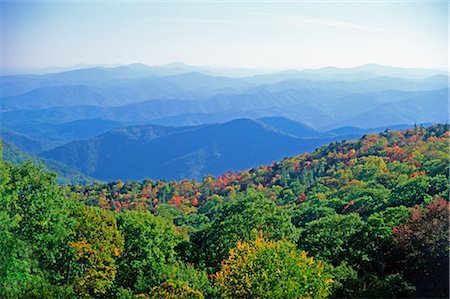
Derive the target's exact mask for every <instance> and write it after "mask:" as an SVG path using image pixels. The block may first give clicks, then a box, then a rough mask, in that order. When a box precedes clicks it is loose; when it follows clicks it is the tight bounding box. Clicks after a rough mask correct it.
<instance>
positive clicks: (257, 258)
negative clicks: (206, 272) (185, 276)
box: [214, 238, 333, 298]
mask: <svg viewBox="0 0 450 299" xmlns="http://www.w3.org/2000/svg"><path fill="white" fill-rule="evenodd" d="M214 281H215V282H216V284H217V286H218V288H219V290H220V292H221V295H222V296H223V297H226V298H326V297H327V296H328V295H330V290H331V285H332V282H333V280H332V276H331V275H330V274H329V273H327V272H325V271H324V267H323V264H322V263H321V262H317V261H315V260H314V259H313V258H312V257H308V255H307V253H306V252H305V251H299V250H297V249H296V246H295V245H294V244H292V243H290V242H288V241H284V240H280V241H275V242H273V241H265V240H264V239H262V238H257V239H255V240H253V241H247V242H241V241H238V242H237V244H236V247H234V248H232V249H231V250H230V254H229V256H228V258H227V259H226V260H225V261H223V262H222V268H221V270H220V271H218V272H217V273H216V274H215V275H214Z"/></svg>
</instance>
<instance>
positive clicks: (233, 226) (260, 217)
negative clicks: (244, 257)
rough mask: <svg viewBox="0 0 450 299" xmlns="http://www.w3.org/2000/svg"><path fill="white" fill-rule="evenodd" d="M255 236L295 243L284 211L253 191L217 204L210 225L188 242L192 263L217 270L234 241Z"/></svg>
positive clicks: (295, 231) (234, 244) (294, 235)
mask: <svg viewBox="0 0 450 299" xmlns="http://www.w3.org/2000/svg"><path fill="white" fill-rule="evenodd" d="M259 234H263V235H264V236H265V237H267V238H268V239H271V240H280V239H288V240H291V241H296V239H297V230H296V228H295V227H294V226H293V225H292V223H291V219H290V216H289V215H288V214H287V213H286V211H284V210H282V209H280V208H278V207H277V206H276V205H275V203H273V202H271V201H270V200H268V199H266V198H265V197H264V194H263V193H261V192H258V191H255V190H249V191H248V192H247V193H241V194H239V195H238V198H237V199H236V200H228V201H225V202H223V203H222V204H221V206H220V207H219V209H218V211H217V212H216V214H214V216H213V218H212V222H211V223H210V224H209V225H207V226H205V227H204V228H203V229H202V230H200V231H198V232H195V233H194V234H193V235H192V237H191V240H192V242H193V243H194V244H195V246H194V247H193V248H192V250H191V255H192V257H191V258H192V259H193V260H194V262H197V263H199V264H200V265H205V266H207V267H212V268H213V269H216V270H217V269H218V267H219V266H220V262H221V261H222V260H223V259H225V258H226V257H227V256H228V253H229V250H230V249H231V248H233V247H234V246H236V242H237V241H238V240H252V239H255V238H256V237H257V236H258V235H259Z"/></svg>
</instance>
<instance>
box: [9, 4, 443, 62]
mask: <svg viewBox="0 0 450 299" xmlns="http://www.w3.org/2000/svg"><path fill="white" fill-rule="evenodd" d="M0 1H1V2H0V6H1V18H0V22H1V23H0V25H1V28H0V29H1V31H0V42H1V44H0V51H1V52H0V67H1V68H2V69H18V70H19V69H24V70H25V69H38V68H46V67H58V66H59V67H64V66H71V65H76V64H111V65H114V64H129V63H144V64H148V65H160V64H166V63H170V62H174V61H177V62H184V63H188V64H193V65H208V66H225V67H241V68H288V69H293V68H296V69H304V68H320V67H324V66H338V67H352V66H357V65H363V64H367V63H377V64H385V65H392V66H399V67H416V68H439V69H447V67H448V3H447V1H432V0H431V1H430V0H423V1H406V0H405V1H382V0H379V1H371V0H362V1H352V0H350V1H321V0H319V1H301V0H300V1H294V0H291V1H283V0H281V1H265V0H263V1H256V0H255V1H253V0H247V1H232V0H229V1H227V0H224V1H220V2H219V1H201V0H200V1H173V0H172V1H171V0H168V1H142V0H141V1H127V2H120V1H49V2H46V1H39V2H38V1H14V2H12V1H4V0H0Z"/></svg>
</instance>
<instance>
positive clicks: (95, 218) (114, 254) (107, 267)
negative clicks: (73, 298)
mask: <svg viewBox="0 0 450 299" xmlns="http://www.w3.org/2000/svg"><path fill="white" fill-rule="evenodd" d="M73 217H74V218H75V219H76V220H77V223H76V225H75V228H74V240H73V241H71V242H69V243H68V244H69V246H70V247H71V248H72V249H73V252H74V262H75V263H74V264H73V269H72V271H71V273H72V275H73V280H74V289H75V290H76V292H77V293H78V294H79V295H81V296H99V295H102V294H105V293H106V292H107V291H108V290H109V289H110V288H111V287H112V286H113V282H114V280H115V278H116V273H117V263H116V259H117V258H118V257H119V256H120V254H121V253H122V248H123V238H122V236H121V235H120V232H119V231H118V229H117V223H116V219H115V217H114V214H113V213H112V212H110V211H107V210H102V209H99V208H94V207H88V206H80V207H79V209H77V210H76V211H75V213H74V215H73Z"/></svg>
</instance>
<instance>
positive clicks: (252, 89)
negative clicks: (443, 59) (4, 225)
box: [0, 63, 449, 180]
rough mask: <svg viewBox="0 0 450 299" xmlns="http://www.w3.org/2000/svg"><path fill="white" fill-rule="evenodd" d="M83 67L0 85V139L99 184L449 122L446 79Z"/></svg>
mask: <svg viewBox="0 0 450 299" xmlns="http://www.w3.org/2000/svg"><path fill="white" fill-rule="evenodd" d="M256 72H257V71H255V70H244V69H236V70H233V69H224V68H222V69H220V68H210V67H195V66H189V65H185V64H180V63H175V64H170V65H166V66H157V67H151V66H146V65H142V64H133V65H127V66H119V67H113V68H108V67H93V68H82V69H76V70H70V71H63V72H52V73H48V74H31V75H12V76H3V77H0V90H1V95H0V96H1V97H0V103H1V128H2V139H3V140H4V141H6V142H8V143H11V144H14V145H16V146H17V147H19V148H20V149H21V150H24V151H26V152H28V153H31V154H34V155H42V156H43V157H46V158H51V159H54V160H57V161H59V162H62V163H65V164H66V165H68V166H70V167H72V168H74V169H76V170H78V171H81V172H83V173H84V174H87V175H90V176H93V177H95V178H97V179H105V180H114V179H116V178H121V179H130V178H133V179H141V178H144V177H153V178H165V179H183V178H197V179H198V178H201V177H202V176H204V175H206V174H210V173H211V174H220V173H223V172H225V171H228V170H239V169H245V168H249V167H253V166H257V165H259V164H264V163H270V162H271V161H272V160H276V159H280V158H283V157H285V156H288V155H295V154H298V153H301V152H305V151H309V150H313V149H314V148H316V147H318V146H320V145H323V144H326V143H328V142H331V141H335V140H340V139H350V138H356V137H358V136H361V135H362V134H365V133H367V132H375V128H376V129H377V130H384V129H386V128H391V129H392V128H396V127H398V128H403V127H405V126H412V125H413V124H415V123H418V124H420V123H444V122H447V121H448V111H449V109H448V108H449V107H448V106H449V104H448V75H447V73H445V72H441V71H434V70H420V69H401V68H394V67H388V66H380V65H364V66H361V67H356V68H350V69H340V68H334V67H328V68H322V69H317V70H301V71H297V70H286V71H278V72H275V73H261V74H256V75H255V73H256Z"/></svg>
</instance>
